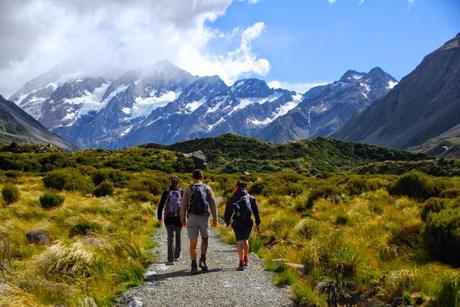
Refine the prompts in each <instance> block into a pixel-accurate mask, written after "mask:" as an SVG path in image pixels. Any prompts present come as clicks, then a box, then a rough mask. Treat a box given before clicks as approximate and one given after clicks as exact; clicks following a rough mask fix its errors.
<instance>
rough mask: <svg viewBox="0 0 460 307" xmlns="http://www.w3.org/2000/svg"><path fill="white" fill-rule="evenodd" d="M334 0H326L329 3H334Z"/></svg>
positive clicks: (335, 0)
mask: <svg viewBox="0 0 460 307" xmlns="http://www.w3.org/2000/svg"><path fill="white" fill-rule="evenodd" d="M336 2H337V0H327V3H329V4H330V5H332V4H335V3H336Z"/></svg>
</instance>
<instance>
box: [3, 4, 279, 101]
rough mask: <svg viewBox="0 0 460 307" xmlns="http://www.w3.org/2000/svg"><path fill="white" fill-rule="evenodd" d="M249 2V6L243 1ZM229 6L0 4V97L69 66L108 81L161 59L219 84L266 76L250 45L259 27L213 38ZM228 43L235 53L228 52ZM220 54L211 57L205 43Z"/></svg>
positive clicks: (266, 66) (261, 27)
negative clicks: (218, 78) (59, 66)
mask: <svg viewBox="0 0 460 307" xmlns="http://www.w3.org/2000/svg"><path fill="white" fill-rule="evenodd" d="M248 1H249V2H250V3H255V2H257V1H254V0H248ZM231 3H232V0H213V1H209V0H194V1H190V0H174V1H170V0H155V1H150V0H132V1H129V2H126V1H124V0H98V1H90V0H67V1H61V0H21V1H1V0H0V46H2V48H3V49H2V51H0V94H11V92H12V91H13V90H16V89H17V88H19V87H20V86H22V85H23V84H24V82H26V81H28V80H29V79H31V78H32V77H35V76H37V75H39V74H41V73H44V72H46V71H47V70H49V69H51V68H52V67H54V66H55V65H57V64H59V63H62V62H65V61H69V60H71V61H72V62H74V63H77V65H78V67H79V69H80V70H81V72H83V73H95V74H106V75H111V74H112V75H114V74H116V73H119V72H121V71H125V70H128V69H132V68H138V67H143V66H146V65H149V64H151V63H154V62H156V61H157V60H161V59H168V60H170V61H171V62H172V63H174V64H176V65H178V66H180V67H182V68H184V69H186V70H188V71H190V72H191V73H194V74H198V75H209V74H218V75H220V76H221V77H222V78H224V80H226V81H227V82H231V81H232V80H234V79H236V78H238V77H239V76H241V75H244V74H259V75H264V74H266V73H268V71H269V69H270V64H269V61H268V60H267V59H264V58H261V57H259V56H258V55H256V54H255V53H254V52H253V51H252V47H251V44H252V42H253V40H254V39H257V37H259V36H260V35H261V34H262V32H263V30H264V27H265V24H264V23H262V22H257V23H255V24H253V25H251V26H249V27H247V28H245V29H241V28H237V29H234V30H233V31H231V33H221V32H219V31H217V30H215V29H213V28H211V27H210V26H209V24H210V22H212V21H214V20H215V19H216V18H218V17H219V16H222V15H223V14H225V12H226V10H227V8H228V6H229V5H230V4H231ZM228 37H231V40H232V41H233V42H234V40H235V39H238V40H239V44H237V46H238V47H236V48H233V50H229V48H230V47H226V46H227V45H228V46H230V45H231V44H229V42H228ZM211 43H214V44H221V45H223V46H224V47H225V48H222V49H220V50H226V51H224V52H219V53H218V54H216V53H214V52H213V51H212V50H211V48H210V45H211Z"/></svg>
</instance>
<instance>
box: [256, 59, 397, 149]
mask: <svg viewBox="0 0 460 307" xmlns="http://www.w3.org/2000/svg"><path fill="white" fill-rule="evenodd" d="M396 84H397V82H396V80H395V79H394V78H393V77H392V76H390V75H389V74H387V73H386V72H384V71H383V70H382V69H381V68H379V67H376V68H374V69H372V70H371V71H369V72H368V73H361V72H357V71H354V70H349V71H347V72H346V73H345V74H344V75H343V76H342V78H340V80H339V81H336V82H334V83H331V84H328V85H324V86H319V87H316V88H313V89H311V90H310V91H308V92H307V93H305V95H304V97H303V100H302V102H301V103H300V104H299V105H298V106H297V107H296V108H294V109H292V110H291V111H290V112H288V113H287V114H286V115H284V116H281V117H279V118H277V119H276V120H274V121H273V122H272V123H271V124H269V125H268V126H267V127H265V128H264V129H262V130H261V131H260V132H259V133H258V134H257V137H258V138H260V139H263V140H267V141H271V142H275V143H284V142H287V141H292V140H299V139H306V138H311V137H317V136H329V135H331V134H332V133H334V132H335V131H337V129H340V128H341V127H342V126H343V125H344V124H345V122H346V121H347V120H348V119H350V117H351V116H352V115H354V114H355V113H356V112H358V111H360V110H362V109H363V108H366V107H368V106H369V105H371V104H372V103H373V102H375V101H376V100H378V99H379V98H381V97H383V96H384V95H386V94H387V93H388V91H390V89H391V88H393V87H394V86H395V85H396Z"/></svg>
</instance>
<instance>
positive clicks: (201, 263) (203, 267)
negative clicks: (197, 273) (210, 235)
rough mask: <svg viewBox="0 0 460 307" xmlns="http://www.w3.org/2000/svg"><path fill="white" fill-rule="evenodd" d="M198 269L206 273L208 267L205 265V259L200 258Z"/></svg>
mask: <svg viewBox="0 0 460 307" xmlns="http://www.w3.org/2000/svg"><path fill="white" fill-rule="evenodd" d="M200 268H201V270H202V271H203V272H204V273H206V272H207V271H208V266H207V265H206V258H200Z"/></svg>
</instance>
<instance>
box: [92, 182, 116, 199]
mask: <svg viewBox="0 0 460 307" xmlns="http://www.w3.org/2000/svg"><path fill="white" fill-rule="evenodd" d="M113 190H114V188H113V183H112V182H110V181H104V182H102V183H101V184H100V185H98V186H97V187H96V188H95V189H94V191H93V195H94V196H96V197H103V196H108V195H113Z"/></svg>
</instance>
